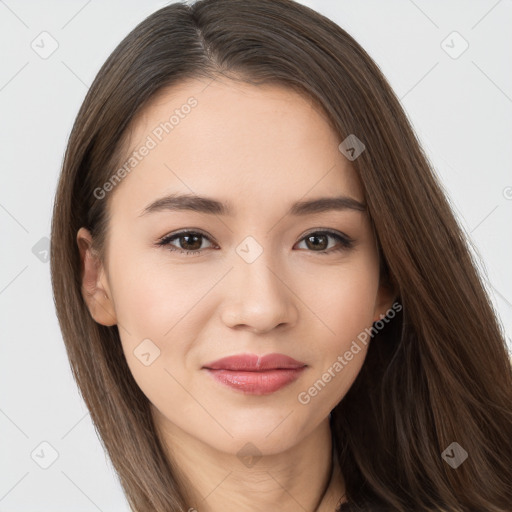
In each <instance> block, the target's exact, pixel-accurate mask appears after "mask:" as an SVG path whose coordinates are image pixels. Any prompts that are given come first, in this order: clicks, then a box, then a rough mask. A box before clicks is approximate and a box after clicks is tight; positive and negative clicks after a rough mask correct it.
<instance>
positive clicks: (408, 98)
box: [0, 0, 512, 512]
mask: <svg viewBox="0 0 512 512" xmlns="http://www.w3.org/2000/svg"><path fill="white" fill-rule="evenodd" d="M167 3H168V2H158V1H154V2H149V1H142V0H140V1H134V0H131V1H121V0H116V1H109V2H99V1H97V0H93V1H89V2H87V1H85V0H80V1H67V2H64V1H60V2H55V1H54V2H50V1H46V2H36V1H25V2H23V1H21V0H5V1H2V0H0V41H1V46H0V48H1V50H0V52H1V56H2V58H1V66H0V115H1V124H0V141H1V142H0V143H1V147H2V151H1V157H2V158H1V174H0V179H1V186H0V222H1V224H0V226H1V230H2V233H1V237H2V249H1V252H2V265H1V267H0V314H1V325H2V344H1V357H0V365H1V366H0V376H1V389H2V394H1V399H0V428H1V434H2V435H1V436H0V443H1V444H0V447H1V453H0V460H1V461H2V463H1V470H0V512H7V511H9V512H22V511H23V512H27V511H32V512H38V511H52V512H60V511H69V510H73V511H75V512H82V511H83V512H89V511H91V512H94V511H98V510H100V511H129V507H128V505H127V504H126V500H125V498H124V496H123V494H122V491H121V488H120V486H119V484H118V482H117V477H116V475H115V473H114V471H113V469H112V467H111V465H110V462H109V461H108V459H107V458H106V456H105V454H104V452H103V449H102V447H101V444H100V441H99V440H98V437H97V436H96V433H95V430H94V428H93V426H92V423H91V421H90V417H89V414H88V412H87V410H86V408H85V406H84V404H83V402H82V400H81V398H80V396H79V394H78V392H77V388H76V385H75V383H74V381H73V379H72V377H71V372H70V370H69V366H68V361H67V357H66V354H65V350H64V345H63V342H62V338H61V334H60V331H59V327H58V323H57V319H56V316H55V312H54V306H53V299H52V292H51V286H50V277H49V263H48V262H44V261H42V259H43V260H44V256H45V253H44V250H45V247H44V243H45V242H44V237H49V234H50V218H51V208H52V202H53V197H54V193H55V187H56V183H57V177H58V174H59V171H60V166H61V163H62V157H63V153H64V149H65V145H66V142H67V138H68V136H69V133H70V130H71V127H72V123H73V121H74V118H75V115H76V113H77V111H78V108H79V106H80V104H81V102H82V100H83V98H84V96H85V93H86V91H87V88H88V86H89V84H91V82H92V80H93V78H94V76H95V75H96V73H97V72H98V70H99V68H100V66H101V64H102V63H103V62H104V61H105V59H106V58H107V57H108V55H109V54H110V52H111V51H112V50H113V49H114V48H115V46H116V45H117V44H118V43H119V42H120V41H121V39H122V38H123V37H124V36H125V35H126V34H127V33H128V32H129V31H130V30H132V29H133V28H134V27H135V25H136V24H137V23H138V22H140V21H142V19H143V18H145V17H146V16H147V15H149V14H150V13H152V12H154V11H155V10H157V9H158V8H160V7H163V6H164V5H165V4H167ZM302 3H304V4H306V5H308V6H310V7H312V8H314V9H316V10H318V11H320V12H321V13H323V14H325V15H327V16H328V17H330V18H331V19H333V20H334V21H336V22H337V23H338V24H340V25H341V26H342V27H343V28H345V29H346V30H347V31H348V32H349V33H350V34H351V35H352V36H354V37H355V39H356V40H357V41H358V42H359V43H361V44H362V46H363V47H364V48H365V49H366V50H367V51H368V52H369V54H370V55H371V56H372V57H373V58H374V59H375V60H376V62H377V63H378V64H379V66H380V67H381V69H382V70H383V72H384V74H385V75H386V76H387V78H388V79H389V81H390V83H391V85H392V87H393V88H394V89H395V91H396V92H397V94H398V96H399V97H400V98H401V100H402V103H403V105H404V108H405V109H406V111H407V113H408V115H409V117H410V119H411V121H412V123H413V125H414V127H415V129H416V131H417V133H418V136H419V138H420V140H421V141H422V143H423V145H424V147H425V150H426V151H427V154H428V155H429V158H430V159H431V161H432V163H433V164H434V166H435V168H436V169H437V172H438V173H439V175H440V176H441V179H442V182H443V183H444V186H445V188H446V191H447V193H448V195H449V197H450V199H451V201H452V203H453V206H454V208H455V211H456V214H457V215H458V217H459V218H460V221H461V223H462V225H463V226H464V228H465V230H466V231H467V232H468V233H469V234H470V237H471V239H472V240H473V242H474V244H475V250H476V251H477V253H478V254H479V257H480V258H481V259H482V262H483V263H482V268H484V267H485V272H486V274H487V277H486V278H485V279H486V282H487V283H488V284H487V285H488V287H489V290H490V292H491V294H492V297H493V301H494V304H495V307H496V309H497V311H498V312H499V315H500V318H501V320H502V323H503V325H504V328H505V329H506V332H507V334H508V335H507V339H508V343H509V346H510V348H511V349H512V341H511V338H510V336H511V334H512V329H511V318H512V305H511V301H512V266H511V265H510V261H511V260H512V258H511V256H512V244H511V242H510V228H511V224H512V223H511V220H512V175H511V173H510V166H511V162H512V137H511V136H512V124H511V121H512V73H511V72H510V67H511V66H510V64H511V62H512V58H511V57H512V55H511V54H512V41H511V38H512V36H511V32H510V30H509V28H510V26H512V2H511V1H510V0H500V1H495V0H493V1H484V0H482V1H474V0H473V1H468V0H458V1H450V2H446V1H441V0H438V1H426V0H423V1H420V0H415V1H412V0H388V1H386V2H382V1H377V0H374V1H361V0H350V1H349V0H340V1H335V0H308V1H306V0H304V1H303V2H302ZM42 31H47V32H49V33H50V34H51V36H52V37H53V38H54V39H55V40H56V41H57V42H58V45H59V46H58V49H57V50H56V51H55V52H54V53H53V54H52V55H51V56H50V57H48V58H47V59H42V58H41V57H40V56H39V55H38V54H37V53H36V52H35V51H34V50H33V49H32V48H31V43H32V41H34V40H35V41H36V43H37V41H38V39H37V38H38V36H39V34H40V33H41V32H42ZM453 31H457V32H458V33H459V34H460V35H461V36H462V37H463V38H464V39H465V40H466V41H467V42H468V43H469V48H468V49H467V50H466V51H465V52H464V53H462V54H461V55H460V56H459V57H458V58H456V59H454V58H452V57H451V56H450V55H448V53H446V51H445V50H444V49H443V47H442V42H443V40H445V39H446V38H447V36H449V35H450V34H451V33H452V32H453ZM454 37H455V39H454ZM456 37H457V36H453V35H452V36H450V37H449V38H448V39H447V40H446V42H445V43H444V45H445V47H446V45H447V46H451V47H452V48H451V50H450V51H451V52H452V53H453V52H457V51H458V50H459V49H460V48H462V47H461V40H460V39H459V40H457V39H456ZM46 48H48V46H46ZM41 239H43V241H41ZM37 244H40V245H37ZM34 246H36V249H34V250H33V247H34ZM43 441H46V442H48V443H50V444H51V445H52V446H53V447H54V449H55V450H56V451H57V453H58V458H57V459H56V461H55V462H54V463H53V464H52V465H51V466H50V467H49V468H48V469H42V468H41V467H40V466H39V465H38V464H37V463H36V462H35V461H34V460H33V459H32V458H31V453H32V452H33V450H34V449H36V448H37V449H36V454H39V458H38V457H37V455H34V459H36V460H38V461H40V462H44V459H45V458H46V461H47V462H48V461H50V459H49V457H50V456H51V453H50V450H49V449H48V448H45V447H44V446H43V447H42V448H41V447H40V446H39V445H40V443H41V442H43ZM41 450H42V451H41Z"/></svg>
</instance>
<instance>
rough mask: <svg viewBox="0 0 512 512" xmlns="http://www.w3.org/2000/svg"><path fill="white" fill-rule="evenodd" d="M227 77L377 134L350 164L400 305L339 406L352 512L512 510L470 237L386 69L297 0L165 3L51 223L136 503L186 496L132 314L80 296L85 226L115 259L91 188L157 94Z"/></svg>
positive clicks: (97, 390)
mask: <svg viewBox="0 0 512 512" xmlns="http://www.w3.org/2000/svg"><path fill="white" fill-rule="evenodd" d="M219 76H226V77H229V78H231V79H237V80H242V81H245V82H249V83H252V84H256V85H257V84H259V83H272V84H280V85H284V86H286V87H289V88H291V89H294V90H296V91H300V92H301V93H303V94H307V95H308V96H309V97H310V98H312V99H313V100H314V101H316V102H317V103H318V104H319V105H320V106H321V107H322V108H323V110H324V111H325V113H326V115H327V118H328V119H329V121H330V122H331V123H332V127H333V129H335V130H336V132H337V133H338V135H339V140H340V142H341V141H343V140H344V139H345V138H346V137H347V136H348V135H350V134H355V135H356V136H357V137H358V138H359V139H361V140H362V141H363V143H364V144H365V147H366V150H365V151H364V152H363V153H362V154H361V155H360V156H359V157H358V158H357V159H356V160H354V161H353V162H352V165H353V166H354V168H355V170H356V171H357V173H358V175H359V177H360V179H361V182H362V184H363V187H364V191H365V199H366V202H367V205H368V210H369V213H370V217H371V219H372V222H373V226H374V229H375V232H376V234H377V237H378V243H379V249H380V252H381V259H382V272H383V274H385V277H387V278H388V279H389V280H390V281H391V282H392V283H393V286H394V287H395V289H396V295H397V298H398V301H399V303H400V305H401V306H402V309H401V311H400V312H399V313H397V315H396V317H395V318H394V319H393V321H391V322H389V324H388V325H386V326H385V328H384V329H382V330H380V331H379V332H378V333H377V334H375V335H374V336H373V338H372V341H371V343H370V346H369V349H368V353H367V357H366V360H365V363H364V364H363V367H362V369H361V371H360V373H359V375H358V377H357V379H356V381H355V382H354V384H353V385H352V387H351V388H350V390H349V391H348V393H347V394H346V396H345V397H344V398H343V400H342V401H341V402H340V403H339V404H338V405H337V406H336V407H335V409H334V410H333V411H332V416H331V428H332V436H333V442H334V447H335V450H336V453H337V456H338V459H339V462H340V467H341V471H342V474H343V476H344V480H345V484H346V498H347V500H348V503H346V504H343V505H342V506H341V508H340V510H343V511H357V510H398V511H402V512H410V511H427V510H428V511H434V510H435V511H439V510H444V511H477V510H478V511H483V510H485V511H493V512H498V511H500V512H503V511H505V510H511V503H512V369H511V364H510V361H509V359H508V353H507V347H506V343H505V337H504V334H503V331H502V329H501V327H500V325H499V323H498V321H497V319H496V314H495V312H494V310H493V308H492V307H491V305H490V301H489V298H488V296H487V294H486V292H485V290H484V288H483V286H482V282H481V280H480V278H479V275H478V272H477V270H476V268H477V266H476V264H475V262H474V261H473V259H472V257H471V253H470V251H469V249H468V241H467V240H466V239H465V237H464V234H463V232H462V230H461V229H460V227H459V226H458V224H457V222H456V220H455V218H454V215H453V213H452V211H451V209H450V206H449V203H448V202H447V199H446V198H445V196H444V194H443V192H442V188H441V186H440V184H439V183H438V182H437V180H436V178H435V174H434V172H433V171H432V168H431V165H430V164H429V162H428V159H427V158H426V156H425V154H424V153H423V151H422V149H421V147H420V144H419V142H418V140H417V138H416V136H415V134H414V132H413V130H412V128H411V125H410V123H409V121H408V119H407V117H406V115H405V114H404V111H403V109H402V107H401V105H400V103H399V101H398V100H397V98H396V96H395V94H394V93H393V91H392V90H391V88H390V86H389V85H388V83H387V81H386V79H385V78H384V76H383V75H382V73H381V72H380V70H379V68H378V67H377V65H376V64H375V63H374V62H373V61H372V59H371V58H370V57H369V56H368V54H367V53H366V52H365V50H364V49H363V48H362V47H361V46H360V45H359V44H358V43H357V42H356V41H355V40H354V39H353V38H352V37H351V36H350V35H349V34H348V33H347V32H345V31H344V30H343V29H342V28H340V27H339V26H338V25H336V24H335V23H334V22H332V21H330V20H329V19H327V18H325V17H323V16H322V15H320V14H318V13H316V12H315V11H313V10H311V9H309V8H307V7H305V6H303V5H300V4H298V3H295V2H294V1H292V0H258V1H254V0H200V1H197V2H196V3H195V4H193V5H186V4H185V3H174V4H171V5H168V6H166V7H164V8H162V9H160V10H158V11H157V12H155V13H154V14H152V15H151V16H149V17H148V18H147V19H146V20H144V21H143V22H142V23H140V24H139V25H138V26H137V27H136V28H135V29H134V30H133V31H132V32H131V33H130V34H128V36H126V38H125V39H124V40H123V41H122V42H121V43H120V44H119V46H118V47H117V48H116V49H115V50H114V52H113V53H112V54H111V55H110V57H109V58H108V59H107V61H106V62H105V64H104V65H103V67H102V68H101V70H100V71H99V73H98V75H97V77H96V79H95V80H94V82H93V84H92V86H91V87H90V89H89V91H88V93H87V96H86V98H85V100H84V102H83V105H82V106H81V109H80V111H79V113H78V116H77V118H76V121H75V124H74V127H73V130H72V133H71V135H70V138H69V142H68V146H67V150H66V154H65V158H64V162H63V168H62V172H61V176H60V181H59V184H58V190H57V193H56V198H55V205H54V210H53V220H52V243H51V272H52V285H53V290H54V295H55V303H56V310H57V315H58V319H59V322H60V326H61V330H62V334H63V339H64V342H65V345H66V350H67V353H68V356H69V360H70V364H71V367H72V370H73V374H74V377H75V379H76V381H77V384H78V386H79V389H80V392H81V394H82V396H83V398H84V400H85V402H86V404H87V407H88V408H89V411H90V413H91V417H92V420H93V422H94V424H95V427H96V429H97V431H98V432H99V435H100V437H101V440H102V442H103V444H104V447H105V449H106V450H107V452H108V454H109V456H110V458H111V460H112V462H113V465H114V467H115V469H116V471H117V474H118V476H119V478H120V482H121V484H122V486H123V489H124V491H125V493H126V496H127V499H128V500H129V503H130V505H131V507H132V508H133V510H134V511H136V512H146V511H157V512H169V511H186V510H187V509H188V508H189V505H187V503H186V489H183V485H182V484H181V483H180V480H179V476H178V473H179V472H178V468H176V467H174V466H173V462H172V460H169V458H167V457H166V456H165V455H164V453H165V450H164V447H163V443H162V441H161V440H160V439H159V437H158V435H157V432H156V429H155V426H154V424H153V421H152V416H151V413H150V404H149V401H148V399H147V398H146V397H145V395H144V394H143V393H142V391H141V390H140V388H139V387H138V386H137V384H136V382H135V380H134V379H133V377H132V375H131V372H130V370H129V368H128V365H127V363H126V360H125V357H124V354H123V351H122V348H121V343H120V337H119V331H118V326H112V327H106V326H103V325H100V324H98V323H96V322H95V321H94V320H93V318H92V317H91V315H90V313H89V310H88V308H87V306H86V303H85V301H84V299H83V296H82V288H81V275H82V265H81V260H80V255H79V251H78V247H77V244H76V234H77V231H78V229H79V228H80V227H82V226H84V227H86V228H88V229H89V230H90V231H91V233H92V235H93V238H94V245H95V247H96V248H97V250H98V251H99V253H100V254H101V255H102V257H103V256H104V252H103V250H104V246H105V236H106V233H107V229H108V210H107V205H108V200H109V198H107V199H106V200H98V199H97V198H96V196H95V193H94V191H95V189H97V188H98V187H102V185H103V184H104V183H105V182H106V181H107V180H108V179H109V178H110V177H111V176H112V175H113V174H114V172H115V170H116V169H117V168H118V167H117V166H118V165H119V164H120V162H122V161H123V155H122V147H123V140H124V138H125V137H126V136H127V134H128V133H129V127H130V123H131V122H132V121H133V120H134V119H135V115H136V114H137V113H139V112H140V111H141V110H142V109H143V108H144V106H145V105H147V103H148V101H149V100H150V98H152V97H153V96H154V95H155V93H157V91H160V90H162V89H163V88H164V87H169V86H172V85H174V84H177V83H179V82H181V81H183V80H184V79H187V78H195V77H209V78H211V79H214V78H216V77H219ZM125 157H126V155H124V158H125ZM453 442H456V443H458V445H460V447H462V448H463V449H464V450H465V451H466V452H467V454H468V458H467V459H466V460H465V461H464V462H463V463H462V464H460V465H459V466H458V467H457V468H456V469H455V468H453V467H451V466H450V465H449V464H447V462H446V461H445V460H444V459H443V457H442V456H441V454H442V453H443V451H444V450H445V449H446V448H448V447H449V446H450V445H451V444H452V443H453ZM276 506H277V504H276Z"/></svg>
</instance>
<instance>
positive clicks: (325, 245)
mask: <svg viewBox="0 0 512 512" xmlns="http://www.w3.org/2000/svg"><path fill="white" fill-rule="evenodd" d="M330 238H332V239H335V240H337V241H338V244H339V246H338V247H336V246H335V247H334V248H333V247H332V246H331V247H329V239H330ZM302 241H304V242H305V244H306V248H307V249H310V250H311V251H312V252H318V253H320V254H331V253H333V252H338V251H342V250H346V249H350V248H352V247H353V243H354V241H353V240H352V239H351V238H349V237H348V236H345V235H342V234H340V233H334V232H332V231H314V232H312V233H309V234H308V235H306V236H305V237H304V238H303V239H302V240H301V242H302Z"/></svg>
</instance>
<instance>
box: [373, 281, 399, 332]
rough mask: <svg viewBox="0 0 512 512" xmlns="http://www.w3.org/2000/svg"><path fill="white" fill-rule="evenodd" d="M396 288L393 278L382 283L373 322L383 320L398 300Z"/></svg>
mask: <svg viewBox="0 0 512 512" xmlns="http://www.w3.org/2000/svg"><path fill="white" fill-rule="evenodd" d="M396 296H397V293H396V289H395V286H394V285H393V283H392V281H391V279H386V281H385V282H383V283H381V284H380V287H379V292H378V295H377V300H376V302H375V310H374V314H373V322H374V323H375V322H377V321H378V320H381V319H382V318H383V317H384V316H386V313H387V311H388V310H389V309H391V307H392V306H393V303H394V302H395V300H396Z"/></svg>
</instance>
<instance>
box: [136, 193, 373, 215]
mask: <svg viewBox="0 0 512 512" xmlns="http://www.w3.org/2000/svg"><path fill="white" fill-rule="evenodd" d="M182 210H191V211H194V212H197V213H206V214H210V215H226V216H233V213H234V212H233V208H232V207H231V206H230V205H229V204H226V203H223V202H221V201H217V200H216V199H212V198H209V197H202V196H196V195H191V194H171V195H168V196H165V197H161V198H160V199H157V200H156V201H153V202H152V203H150V204H149V205H148V206H146V208H144V210H143V211H142V213H141V214H140V215H139V217H142V216H143V215H147V214H149V213H154V212H161V211H182ZM333 210H334V211H344V210H356V211H361V212H364V211H366V205H365V204H364V203H361V202H360V201H357V200H356V199H353V198H352V197H348V196H339V197H320V198H318V199H311V200H308V201H297V202H296V203H294V204H292V206H291V207H290V209H289V210H288V212H287V215H293V216H304V215H310V214H314V213H323V212H328V211H333Z"/></svg>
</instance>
